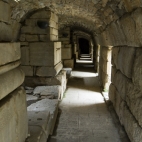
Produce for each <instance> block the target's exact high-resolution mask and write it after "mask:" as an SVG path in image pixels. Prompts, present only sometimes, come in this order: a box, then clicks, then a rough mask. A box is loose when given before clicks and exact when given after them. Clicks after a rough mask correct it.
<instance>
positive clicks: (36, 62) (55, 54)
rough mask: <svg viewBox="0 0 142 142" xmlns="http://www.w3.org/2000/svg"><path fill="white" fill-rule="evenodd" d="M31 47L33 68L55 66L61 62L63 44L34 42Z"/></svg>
mask: <svg viewBox="0 0 142 142" xmlns="http://www.w3.org/2000/svg"><path fill="white" fill-rule="evenodd" d="M29 47H30V64H31V65H33V66H54V65H56V64H58V63H59V62H61V42H34V43H30V46H29Z"/></svg>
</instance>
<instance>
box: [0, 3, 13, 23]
mask: <svg viewBox="0 0 142 142" xmlns="http://www.w3.org/2000/svg"><path fill="white" fill-rule="evenodd" d="M10 13H11V8H10V5H9V4H7V3H5V2H3V1H0V21H2V22H7V23H9V22H10Z"/></svg>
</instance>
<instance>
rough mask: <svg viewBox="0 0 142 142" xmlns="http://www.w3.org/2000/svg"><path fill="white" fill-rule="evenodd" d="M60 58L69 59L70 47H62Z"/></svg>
mask: <svg viewBox="0 0 142 142" xmlns="http://www.w3.org/2000/svg"><path fill="white" fill-rule="evenodd" d="M61 50H62V59H71V58H72V49H71V47H70V48H62V49H61Z"/></svg>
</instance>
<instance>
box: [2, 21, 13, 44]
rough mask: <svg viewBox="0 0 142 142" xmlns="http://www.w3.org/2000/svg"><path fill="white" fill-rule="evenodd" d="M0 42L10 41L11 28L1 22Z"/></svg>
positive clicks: (11, 37)
mask: <svg viewBox="0 0 142 142" xmlns="http://www.w3.org/2000/svg"><path fill="white" fill-rule="evenodd" d="M0 33H1V36H0V41H12V39H13V35H12V27H11V26H10V25H7V24H5V23H3V22H0Z"/></svg>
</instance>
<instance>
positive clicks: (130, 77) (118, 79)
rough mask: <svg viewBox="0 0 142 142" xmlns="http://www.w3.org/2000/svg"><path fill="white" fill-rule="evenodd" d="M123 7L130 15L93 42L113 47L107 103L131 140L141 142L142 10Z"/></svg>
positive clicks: (111, 24)
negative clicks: (109, 101) (109, 103)
mask: <svg viewBox="0 0 142 142" xmlns="http://www.w3.org/2000/svg"><path fill="white" fill-rule="evenodd" d="M124 4H125V6H126V8H127V11H128V12H129V13H127V14H124V15H122V16H121V18H118V19H117V20H115V21H114V22H112V23H110V24H108V25H107V27H106V28H105V29H104V30H103V31H102V33H101V34H99V35H98V36H97V37H96V40H97V43H98V44H100V45H101V46H106V45H107V46H113V47H112V49H113V52H112V65H113V66H112V75H111V78H112V79H111V82H112V84H111V85H110V89H109V96H110V100H111V102H112V103H113V105H114V108H115V110H116V112H117V115H118V116H119V119H120V122H121V124H122V125H124V127H125V130H126V132H127V134H128V136H129V138H130V140H131V141H132V142H140V141H141V139H142V125H141V118H142V116H141V111H140V108H141V106H142V104H141V97H142V92H141V87H142V86H141V85H142V84H141V82H142V81H141V64H140V62H141V61H142V56H141V50H142V49H141V45H142V43H141V41H142V30H141V25H142V22H141V19H142V14H141V13H142V8H137V9H136V7H135V9H133V7H131V4H132V3H129V4H128V5H126V2H125V3H124ZM133 4H134V3H133ZM136 4H138V3H136ZM130 12H131V13H130ZM101 80H103V79H101Z"/></svg>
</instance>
